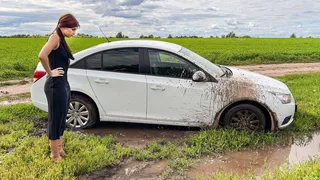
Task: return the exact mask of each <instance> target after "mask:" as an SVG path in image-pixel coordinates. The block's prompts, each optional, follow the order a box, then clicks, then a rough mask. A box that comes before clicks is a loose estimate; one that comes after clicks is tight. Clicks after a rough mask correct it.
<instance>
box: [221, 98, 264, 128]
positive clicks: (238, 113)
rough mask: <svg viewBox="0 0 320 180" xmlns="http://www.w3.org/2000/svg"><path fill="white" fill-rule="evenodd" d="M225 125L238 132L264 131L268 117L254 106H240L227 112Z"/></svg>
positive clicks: (224, 120)
mask: <svg viewBox="0 0 320 180" xmlns="http://www.w3.org/2000/svg"><path fill="white" fill-rule="evenodd" d="M223 124H224V126H226V127H231V128H235V129H237V130H247V131H264V130H265V128H266V116H265V115H264V113H263V112H262V110H261V109H260V108H258V107H256V106H254V105H251V104H239V105H236V106H234V107H232V108H230V109H229V110H228V111H227V112H226V114H225V116H224V118H223Z"/></svg>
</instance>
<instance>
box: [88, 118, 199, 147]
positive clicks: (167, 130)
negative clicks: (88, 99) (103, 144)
mask: <svg viewBox="0 0 320 180" xmlns="http://www.w3.org/2000/svg"><path fill="white" fill-rule="evenodd" d="M199 130H200V128H188V127H176V126H159V125H149V124H135V123H114V122H101V123H100V124H99V125H98V126H97V127H94V128H90V129H85V130H82V132H85V133H89V134H94V135H98V136H106V135H113V136H114V137H116V139H117V140H118V141H120V142H122V143H124V144H125V145H127V146H129V147H136V148H141V147H143V146H144V145H145V144H147V143H148V142H151V141H153V140H157V139H165V140H174V139H183V138H188V137H189V135H190V134H192V133H197V132H199Z"/></svg>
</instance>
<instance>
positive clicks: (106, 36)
mask: <svg viewBox="0 0 320 180" xmlns="http://www.w3.org/2000/svg"><path fill="white" fill-rule="evenodd" d="M98 28H99V29H100V27H99V26H98ZM100 31H101V32H102V34H103V35H104V37H105V38H106V39H107V41H108V43H109V42H110V41H109V39H108V38H107V36H106V35H105V34H104V33H103V31H102V30H101V29H100Z"/></svg>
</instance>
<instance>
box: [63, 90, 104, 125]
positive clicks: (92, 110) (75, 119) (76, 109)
mask: <svg viewBox="0 0 320 180" xmlns="http://www.w3.org/2000/svg"><path fill="white" fill-rule="evenodd" d="M81 112H82V114H80V113H81ZM97 121H98V110H97V108H96V106H95V105H94V102H93V101H92V100H91V99H89V98H87V97H85V96H81V95H75V94H72V95H71V98H70V104H69V108H68V113H67V119H66V125H67V127H69V128H71V129H73V130H79V129H85V128H90V127H93V126H94V125H95V124H96V122H97ZM81 122H82V124H81Z"/></svg>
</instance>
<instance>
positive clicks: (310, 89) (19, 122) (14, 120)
mask: <svg viewBox="0 0 320 180" xmlns="http://www.w3.org/2000/svg"><path fill="white" fill-rule="evenodd" d="M278 79H279V80H281V81H282V82H284V83H286V84H287V85H288V86H289V88H290V90H291V91H292V93H293V95H294V97H295V100H296V103H297V104H298V112H297V113H296V115H295V120H294V121H293V124H292V125H290V126H289V127H288V128H286V129H284V130H281V131H277V132H269V133H248V132H244V131H235V130H230V129H229V130H227V129H203V130H201V131H199V132H198V133H195V134H193V135H190V136H189V137H188V138H187V139H186V140H181V139H178V140H177V141H163V140H161V139H160V140H159V141H153V142H151V143H148V144H147V145H146V146H145V147H144V148H143V149H135V148H129V147H126V146H123V145H122V144H121V143H119V142H117V139H115V138H114V137H112V136H106V137H100V136H94V135H85V134H82V133H73V132H71V131H66V134H65V136H64V140H65V143H66V144H65V150H66V152H67V154H68V157H67V158H66V159H64V160H63V162H62V163H60V164H58V165H54V164H53V163H52V162H50V159H49V157H48V156H49V146H48V140H47V137H46V136H45V134H44V133H41V131H40V132H38V131H39V124H41V123H39V122H41V121H42V123H43V122H46V121H47V120H46V117H47V113H45V112H41V111H40V110H39V109H37V108H36V107H34V106H33V105H32V104H18V105H12V106H5V107H1V108H0V174H1V177H0V179H3V180H5V179H75V178H76V177H75V176H77V175H79V174H84V173H88V172H92V171H94V170H98V169H101V168H103V167H112V166H116V165H117V164H119V163H120V162H121V161H123V160H124V159H126V158H128V157H133V158H135V159H137V160H140V161H148V160H161V159H162V160H165V161H166V162H167V163H168V165H167V167H166V170H165V171H164V173H163V176H164V177H166V176H170V175H171V174H173V173H181V174H182V173H183V172H184V171H185V170H187V169H188V168H189V167H190V166H191V165H192V164H193V163H195V162H196V160H197V159H198V158H199V157H201V156H205V155H211V156H217V155H220V154H222V153H223V152H225V151H240V150H244V149H251V148H258V147H261V146H264V145H271V144H280V143H287V140H288V139H290V137H291V136H296V137H302V135H305V134H308V135H310V134H312V133H313V132H315V131H319V130H320V119H319V116H320V86H319V84H320V73H314V74H299V75H289V76H284V77H279V78H278ZM301 87H303V88H301ZM319 163H320V159H318V160H316V161H314V162H307V163H305V164H302V165H297V166H295V167H294V168H293V171H290V170H287V169H282V170H280V169H279V170H278V171H275V173H274V174H273V173H271V174H269V173H267V172H266V174H265V175H264V177H263V179H303V178H305V179H318V178H319V177H320V171H319V167H320V166H319ZM295 177H296V178H295ZM209 179H255V178H250V177H237V176H233V175H230V174H222V175H219V176H212V177H210V178H209Z"/></svg>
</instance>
